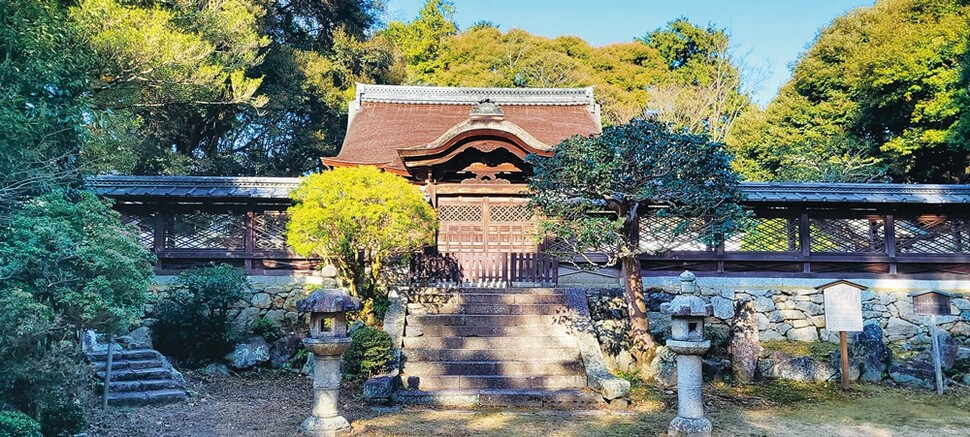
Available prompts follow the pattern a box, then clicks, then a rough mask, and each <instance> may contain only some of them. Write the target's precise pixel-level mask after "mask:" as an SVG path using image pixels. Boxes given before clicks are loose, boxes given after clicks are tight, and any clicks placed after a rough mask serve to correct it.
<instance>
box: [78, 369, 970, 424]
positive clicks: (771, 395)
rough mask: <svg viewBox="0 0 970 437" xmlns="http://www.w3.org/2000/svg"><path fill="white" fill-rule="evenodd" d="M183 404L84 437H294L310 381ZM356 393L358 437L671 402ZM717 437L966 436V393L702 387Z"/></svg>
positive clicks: (566, 418)
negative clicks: (478, 401) (564, 407)
mask: <svg viewBox="0 0 970 437" xmlns="http://www.w3.org/2000/svg"><path fill="white" fill-rule="evenodd" d="M189 382H190V389H191V395H192V396H191V397H190V398H189V400H188V401H186V402H182V403H177V404H171V405H165V406H160V407H142V408H116V409H110V410H108V411H107V412H101V411H99V410H96V409H92V410H91V411H92V412H91V417H90V421H91V424H92V427H91V430H90V433H89V435H90V436H91V437H142V436H144V437H148V436H151V437H203V436H205V437H209V436H213V437H222V436H226V437H228V436H232V437H247V436H248V437H277V436H279V437H293V436H297V435H299V433H298V432H297V430H298V427H299V424H300V422H301V421H302V420H303V419H304V418H305V417H306V415H307V413H308V411H309V408H310V398H311V390H310V382H309V380H308V379H307V378H306V377H303V376H299V375H295V374H292V373H277V372H262V373H249V374H244V375H238V376H230V377H221V378H203V377H199V376H195V375H189ZM359 392H360V391H359V388H355V387H351V386H347V387H344V389H343V390H342V394H341V396H342V400H343V402H342V408H341V411H342V413H343V415H344V417H346V418H347V419H348V420H350V421H351V423H352V424H353V427H354V435H360V436H428V435H434V436H440V437H449V436H454V437H458V436H462V437H463V436H509V435H512V436H659V435H665V431H666V426H667V423H668V422H669V421H670V419H671V418H672V417H673V416H674V415H675V414H676V407H675V402H676V396H675V395H673V393H670V392H661V391H659V390H656V389H652V388H647V387H642V386H641V387H636V388H635V390H634V393H633V396H632V397H633V399H634V403H633V405H632V406H631V408H630V410H628V411H623V412H612V411H609V410H607V409H601V410H595V411H537V410H528V409H504V410H498V409H477V410H436V409H427V408H416V407H409V408H403V409H390V410H388V409H382V410H378V411H375V410H372V409H371V408H369V407H368V406H366V405H364V404H363V403H362V402H361V401H360V399H359V395H358V394H359ZM706 403H707V405H708V410H709V413H710V414H709V416H710V417H711V419H712V420H713V422H714V426H715V435H717V436H724V437H727V436H733V437H742V436H743V437H754V436H778V437H789V436H791V437H794V436H820V437H821V436H839V437H849V436H875V437H891V436H892V437H895V436H906V437H923V436H927V437H929V436H967V435H970V391H967V390H965V389H963V390H959V389H958V390H955V391H953V392H949V393H947V394H946V395H945V396H943V397H937V396H935V395H934V394H932V393H928V392H918V391H910V390H903V389H897V388H890V387H885V386H858V387H857V388H855V389H854V390H852V391H851V392H849V393H843V392H841V391H840V390H838V389H836V388H833V387H827V386H808V385H799V384H759V385H753V386H747V387H743V388H738V387H730V386H726V385H711V386H708V387H707V402H706Z"/></svg>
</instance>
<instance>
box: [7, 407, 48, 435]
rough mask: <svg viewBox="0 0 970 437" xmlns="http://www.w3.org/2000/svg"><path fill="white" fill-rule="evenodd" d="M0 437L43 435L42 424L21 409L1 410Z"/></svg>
mask: <svg viewBox="0 0 970 437" xmlns="http://www.w3.org/2000/svg"><path fill="white" fill-rule="evenodd" d="M0 437H41V433H40V424H39V423H37V421H36V420H34V419H31V418H30V416H28V415H26V414H24V413H21V412H19V411H0Z"/></svg>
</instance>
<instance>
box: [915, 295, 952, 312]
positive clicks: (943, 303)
mask: <svg viewBox="0 0 970 437" xmlns="http://www.w3.org/2000/svg"><path fill="white" fill-rule="evenodd" d="M912 296H913V310H914V311H915V312H916V314H922V315H934V316H949V315H950V295H949V294H946V293H941V292H938V291H928V292H923V293H917V294H914V295H912Z"/></svg>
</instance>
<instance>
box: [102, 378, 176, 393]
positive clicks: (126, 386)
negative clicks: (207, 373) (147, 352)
mask: <svg viewBox="0 0 970 437" xmlns="http://www.w3.org/2000/svg"><path fill="white" fill-rule="evenodd" d="M181 387H182V385H181V384H179V383H178V381H175V380H174V379H143V380H138V381H111V386H110V390H109V392H110V393H115V392H118V393H122V392H134V391H152V390H165V389H175V388H181Z"/></svg>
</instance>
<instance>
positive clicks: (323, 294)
mask: <svg viewBox="0 0 970 437" xmlns="http://www.w3.org/2000/svg"><path fill="white" fill-rule="evenodd" d="M360 308H361V305H360V299H358V298H356V297H352V296H350V295H349V294H347V292H345V291H344V290H343V289H340V288H321V289H319V290H317V291H314V292H313V293H311V294H310V295H309V296H307V298H306V299H303V300H300V301H298V302H297V303H296V310H297V311H300V312H304V313H343V312H347V311H356V310H359V309H360Z"/></svg>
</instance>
